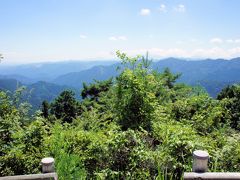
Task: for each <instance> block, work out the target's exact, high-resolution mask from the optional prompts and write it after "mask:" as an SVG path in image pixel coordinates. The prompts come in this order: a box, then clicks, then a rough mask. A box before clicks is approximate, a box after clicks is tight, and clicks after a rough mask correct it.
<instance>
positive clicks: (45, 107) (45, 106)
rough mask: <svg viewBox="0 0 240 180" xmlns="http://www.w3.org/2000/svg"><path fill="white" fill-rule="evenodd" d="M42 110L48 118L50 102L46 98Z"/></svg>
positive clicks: (43, 114)
mask: <svg viewBox="0 0 240 180" xmlns="http://www.w3.org/2000/svg"><path fill="white" fill-rule="evenodd" d="M41 111H42V116H43V117H44V118H48V115H49V104H48V102H47V101H46V100H44V101H43V102H42V106H41Z"/></svg>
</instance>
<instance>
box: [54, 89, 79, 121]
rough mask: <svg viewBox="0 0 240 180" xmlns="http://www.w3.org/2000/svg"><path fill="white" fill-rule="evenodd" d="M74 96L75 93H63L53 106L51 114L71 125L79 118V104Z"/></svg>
mask: <svg viewBox="0 0 240 180" xmlns="http://www.w3.org/2000/svg"><path fill="white" fill-rule="evenodd" d="M74 95H75V94H74V92H73V91H70V90H66V91H63V92H62V93H61V94H60V95H59V96H58V97H57V98H56V99H55V100H54V102H53V103H52V104H51V110H50V111H51V113H52V114H53V115H55V116H56V118H58V119H62V120H63V122H68V123H71V122H72V120H73V119H74V118H76V116H77V105H78V102H77V100H76V99H75V97H74Z"/></svg>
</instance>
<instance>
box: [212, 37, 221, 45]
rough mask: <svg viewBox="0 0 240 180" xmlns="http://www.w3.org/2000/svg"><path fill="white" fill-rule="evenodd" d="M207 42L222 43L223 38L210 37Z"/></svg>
mask: <svg viewBox="0 0 240 180" xmlns="http://www.w3.org/2000/svg"><path fill="white" fill-rule="evenodd" d="M209 42H210V43H213V44H222V43H223V40H222V39H221V38H212V39H210V41H209Z"/></svg>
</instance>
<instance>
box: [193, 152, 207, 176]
mask: <svg viewBox="0 0 240 180" xmlns="http://www.w3.org/2000/svg"><path fill="white" fill-rule="evenodd" d="M208 159H209V154H208V152H207V151H202V150H196V151H194V152H193V169H192V170H193V172H202V173H203V172H207V170H208Z"/></svg>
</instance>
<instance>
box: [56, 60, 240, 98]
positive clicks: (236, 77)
mask: <svg viewBox="0 0 240 180" xmlns="http://www.w3.org/2000/svg"><path fill="white" fill-rule="evenodd" d="M118 65H120V64H113V65H110V66H95V67H93V68H90V69H87V70H83V71H80V72H74V73H67V74H64V75H61V76H59V77H57V78H56V79H54V80H53V81H52V82H54V83H56V84H59V85H68V86H72V87H75V88H81V87H82V83H83V82H91V81H92V80H93V79H96V80H103V79H107V78H110V77H112V76H116V75H117V71H116V68H117V66H118ZM151 67H152V68H153V69H155V70H157V71H163V70H164V69H165V68H166V67H168V68H170V70H171V71H172V72H173V73H181V74H182V75H181V77H180V78H179V80H178V82H184V83H186V84H189V85H201V86H203V87H204V88H205V89H206V90H207V91H208V93H209V94H210V95H211V96H213V97H215V96H216V95H217V93H219V92H220V91H221V89H222V88H224V87H225V86H226V85H228V84H233V83H239V82H240V58H235V59H231V60H224V59H216V60H211V59H206V60H198V61H187V60H182V59H176V58H168V59H164V60H160V61H157V62H153V63H152V66H151Z"/></svg>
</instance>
